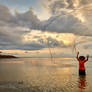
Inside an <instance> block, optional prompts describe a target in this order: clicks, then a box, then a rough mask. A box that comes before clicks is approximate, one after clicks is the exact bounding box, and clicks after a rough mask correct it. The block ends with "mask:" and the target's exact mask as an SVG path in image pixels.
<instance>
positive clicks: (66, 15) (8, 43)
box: [0, 0, 92, 50]
mask: <svg viewBox="0 0 92 92" xmlns="http://www.w3.org/2000/svg"><path fill="white" fill-rule="evenodd" d="M61 1H62V2H61ZM75 1H76V0H75ZM76 2H77V1H76ZM85 2H86V1H85ZM85 2H82V3H81V2H77V3H78V4H77V5H75V2H73V1H72V0H53V1H52V0H51V1H48V4H47V6H46V7H47V8H48V9H49V10H50V12H51V14H52V16H51V17H50V18H49V19H48V20H45V21H40V20H39V19H38V17H37V16H36V15H35V14H34V12H33V10H32V9H29V11H27V12H25V13H18V12H16V14H15V15H12V14H11V12H10V10H9V9H8V7H6V6H3V5H0V49H23V50H39V49H43V48H47V47H46V46H45V45H46V44H45V43H44V39H43V38H41V36H40V35H41V34H40V35H38V34H37V35H35V36H34V37H33V39H37V41H38V42H37V41H30V42H24V38H23V37H24V35H26V34H27V33H30V32H31V31H32V30H34V31H36V30H40V31H42V32H43V34H44V32H46V31H47V32H57V33H73V34H77V35H84V36H92V32H91V29H92V27H91V24H92V22H91V20H92V16H91V6H92V5H91V4H90V6H88V5H89V2H87V4H88V5H87V4H85ZM83 3H84V4H83ZM78 6H79V8H78ZM85 9H86V10H85ZM32 35H33V34H32ZM32 35H30V37H31V36H32ZM47 40H49V42H50V45H53V46H52V47H55V46H59V45H60V43H59V41H57V40H56V39H54V38H52V37H48V38H47ZM61 44H62V47H66V46H65V45H64V43H63V42H61Z"/></svg>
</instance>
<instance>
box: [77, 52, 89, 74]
mask: <svg viewBox="0 0 92 92" xmlns="http://www.w3.org/2000/svg"><path fill="white" fill-rule="evenodd" d="M76 58H77V60H78V61H79V75H86V72H85V66H84V63H85V62H86V61H88V58H89V55H87V57H86V58H87V59H85V57H84V56H79V52H78V53H77V57H76Z"/></svg>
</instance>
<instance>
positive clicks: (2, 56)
mask: <svg viewBox="0 0 92 92" xmlns="http://www.w3.org/2000/svg"><path fill="white" fill-rule="evenodd" d="M0 58H17V57H16V56H13V55H0Z"/></svg>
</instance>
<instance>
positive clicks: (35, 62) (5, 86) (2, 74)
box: [0, 58, 92, 92]
mask: <svg viewBox="0 0 92 92" xmlns="http://www.w3.org/2000/svg"><path fill="white" fill-rule="evenodd" d="M85 67H86V76H79V75H78V61H77V60H76V59H74V58H54V59H53V60H51V59H50V58H16V59H0V92H92V59H91V58H90V59H89V61H88V62H86V63H85Z"/></svg>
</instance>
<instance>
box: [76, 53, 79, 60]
mask: <svg viewBox="0 0 92 92" xmlns="http://www.w3.org/2000/svg"><path fill="white" fill-rule="evenodd" d="M76 58H77V60H78V59H79V52H77V56H76Z"/></svg>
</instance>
